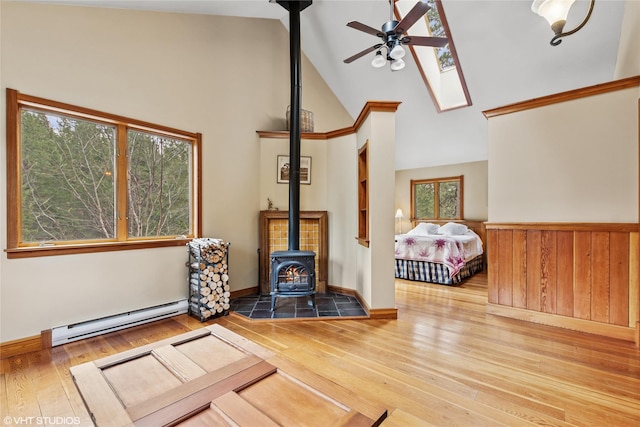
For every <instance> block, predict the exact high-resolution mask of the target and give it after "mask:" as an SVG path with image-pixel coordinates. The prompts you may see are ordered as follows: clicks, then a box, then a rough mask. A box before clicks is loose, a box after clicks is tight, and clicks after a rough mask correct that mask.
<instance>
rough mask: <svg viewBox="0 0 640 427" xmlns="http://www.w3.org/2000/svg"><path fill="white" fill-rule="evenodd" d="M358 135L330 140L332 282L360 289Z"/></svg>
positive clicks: (330, 264) (330, 276)
mask: <svg viewBox="0 0 640 427" xmlns="http://www.w3.org/2000/svg"><path fill="white" fill-rule="evenodd" d="M357 156H358V150H357V148H356V135H353V134H352V135H347V136H342V137H339V138H333V139H330V140H329V141H328V142H327V158H328V171H327V186H328V187H329V188H330V189H331V191H330V192H329V193H328V198H327V210H328V211H329V285H333V286H339V287H353V288H354V289H356V283H357V280H356V271H357V269H356V267H357V263H356V249H357V246H358V243H357V242H356V236H357V235H358V224H357V212H358V187H357V169H358V162H357Z"/></svg>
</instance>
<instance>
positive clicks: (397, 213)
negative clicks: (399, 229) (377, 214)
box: [396, 209, 404, 218]
mask: <svg viewBox="0 0 640 427" xmlns="http://www.w3.org/2000/svg"><path fill="white" fill-rule="evenodd" d="M396 218H404V215H402V209H398V210H397V211H396Z"/></svg>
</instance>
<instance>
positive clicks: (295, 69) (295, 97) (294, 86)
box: [287, 1, 302, 251]
mask: <svg viewBox="0 0 640 427" xmlns="http://www.w3.org/2000/svg"><path fill="white" fill-rule="evenodd" d="M289 5H290V9H289V51H290V54H291V62H290V68H291V129H290V134H289V238H288V240H287V244H288V249H289V250H290V251H297V250H298V249H300V133H301V132H300V115H301V108H302V107H301V106H300V98H301V96H302V83H301V79H300V74H301V70H300V69H301V61H300V3H298V2H297V1H292V2H289Z"/></svg>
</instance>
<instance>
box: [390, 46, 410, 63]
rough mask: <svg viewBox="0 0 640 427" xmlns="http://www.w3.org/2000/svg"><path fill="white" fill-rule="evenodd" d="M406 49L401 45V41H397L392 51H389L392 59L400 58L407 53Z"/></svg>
mask: <svg viewBox="0 0 640 427" xmlns="http://www.w3.org/2000/svg"><path fill="white" fill-rule="evenodd" d="M405 53H406V52H405V51H404V49H403V48H402V46H400V43H396V45H395V46H394V47H393V49H391V52H389V56H390V57H391V59H400V58H402V57H403V56H404V55H405Z"/></svg>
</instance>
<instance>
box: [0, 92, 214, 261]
mask: <svg viewBox="0 0 640 427" xmlns="http://www.w3.org/2000/svg"><path fill="white" fill-rule="evenodd" d="M200 146H201V135H200V134H193V133H189V132H184V131H179V130H176V129H170V128H167V127H164V126H159V125H154V124H150V123H146V122H141V121H138V120H134V119H128V118H125V117H120V116H115V115H112V114H107V113H102V112H98V111H94V110H89V109H86V108H82V107H76V106H71V105H67V104H62V103H59V102H56V101H50V100H46V99H42V98H36V97H32V96H28V95H23V94H20V93H18V92H17V91H15V90H13V89H7V176H8V179H7V187H8V188H7V192H8V194H9V197H10V199H11V198H13V199H14V200H15V203H8V212H7V219H8V226H7V252H8V253H9V257H10V258H11V257H13V258H17V257H25V256H41V255H57V254H62V253H82V252H92V251H101V250H117V249H134V248H143V247H157V246H177V245H184V238H191V237H196V236H198V235H200V232H199V228H200V227H199V218H200V214H199V211H200V203H199V201H200V195H199V191H200V189H199V185H198V182H199V180H198V177H199V169H200V167H199V159H200V154H199V153H200Z"/></svg>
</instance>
